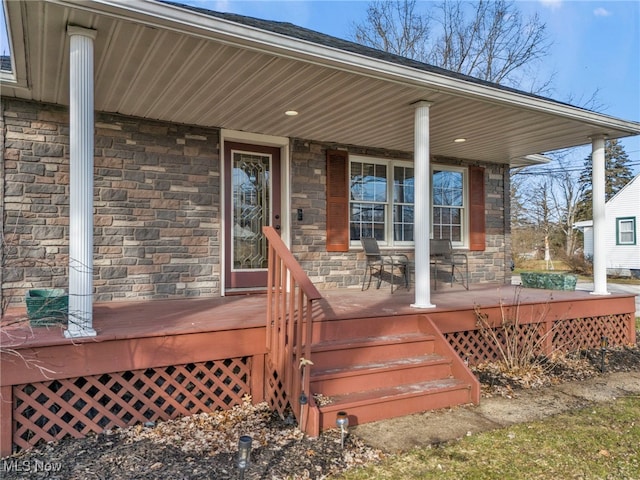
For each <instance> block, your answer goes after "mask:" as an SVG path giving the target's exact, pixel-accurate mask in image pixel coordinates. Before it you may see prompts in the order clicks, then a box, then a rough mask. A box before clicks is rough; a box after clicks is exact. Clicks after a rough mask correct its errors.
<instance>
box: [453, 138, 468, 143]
mask: <svg viewBox="0 0 640 480" xmlns="http://www.w3.org/2000/svg"><path fill="white" fill-rule="evenodd" d="M453 141H454V143H464V142H466V141H467V139H466V138H456V139H454V140H453Z"/></svg>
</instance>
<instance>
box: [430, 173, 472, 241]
mask: <svg viewBox="0 0 640 480" xmlns="http://www.w3.org/2000/svg"><path fill="white" fill-rule="evenodd" d="M435 170H444V171H449V172H458V173H461V174H462V207H461V209H462V218H461V220H460V223H461V225H460V228H461V229H462V231H461V232H460V238H461V241H459V242H458V241H456V242H454V241H452V242H451V246H452V247H453V248H469V169H468V168H467V167H460V166H455V165H442V164H439V163H435V164H431V176H430V178H429V184H430V185H431V198H429V209H430V219H431V238H432V239H433V238H434V227H433V207H434V205H433V175H434V171H435Z"/></svg>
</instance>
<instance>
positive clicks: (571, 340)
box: [444, 314, 631, 365]
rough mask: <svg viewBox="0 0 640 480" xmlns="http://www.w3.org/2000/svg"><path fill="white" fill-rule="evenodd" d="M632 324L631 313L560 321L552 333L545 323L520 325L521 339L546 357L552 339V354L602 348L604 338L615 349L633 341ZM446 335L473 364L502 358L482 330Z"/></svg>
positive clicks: (467, 360)
mask: <svg viewBox="0 0 640 480" xmlns="http://www.w3.org/2000/svg"><path fill="white" fill-rule="evenodd" d="M630 322H631V315H630V314H619V315H607V316H601V317H592V318H575V319H569V320H558V321H556V322H555V323H554V324H553V327H552V332H551V333H550V334H547V333H545V332H544V330H543V326H544V324H526V325H519V332H518V337H519V339H520V341H521V342H524V341H527V339H530V340H531V341H533V342H534V344H535V345H536V346H539V347H540V349H539V353H546V354H550V353H551V352H544V347H545V345H546V342H545V339H549V340H550V342H549V343H550V345H548V347H550V348H551V351H565V352H568V351H577V350H581V349H585V348H599V347H600V340H601V338H602V337H603V336H606V337H607V338H608V341H609V345H611V346H614V345H626V344H628V343H629V342H630V338H629V333H628V331H629V327H628V325H630ZM531 329H535V330H531ZM546 335H550V337H546ZM444 336H445V338H446V339H447V341H448V342H449V343H450V344H451V346H452V347H453V348H454V349H455V350H456V352H457V353H458V355H459V356H460V358H462V359H463V360H465V361H466V362H467V363H468V364H470V365H475V364H478V363H481V362H487V361H490V362H491V361H495V360H497V359H499V357H500V354H499V350H498V349H497V348H496V347H495V345H493V344H492V342H491V341H488V340H487V338H486V337H485V335H483V334H482V333H481V332H480V330H464V331H461V332H450V333H445V334H444Z"/></svg>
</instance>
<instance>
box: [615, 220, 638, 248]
mask: <svg viewBox="0 0 640 480" xmlns="http://www.w3.org/2000/svg"><path fill="white" fill-rule="evenodd" d="M623 223H629V224H631V230H630V231H629V230H622V228H620V227H621V226H622V224H623ZM623 233H631V235H632V236H633V238H632V239H631V241H629V242H625V241H623V240H622V234H623ZM636 244H637V238H636V217H617V218H616V245H636Z"/></svg>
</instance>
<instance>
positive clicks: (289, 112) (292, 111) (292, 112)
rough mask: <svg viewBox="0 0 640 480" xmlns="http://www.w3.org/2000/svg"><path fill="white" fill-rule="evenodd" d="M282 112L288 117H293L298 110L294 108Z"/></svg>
mask: <svg viewBox="0 0 640 480" xmlns="http://www.w3.org/2000/svg"><path fill="white" fill-rule="evenodd" d="M284 114H285V115H287V116H288V117H295V116H296V115H298V112H297V111H296V110H287V111H286V112H284Z"/></svg>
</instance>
